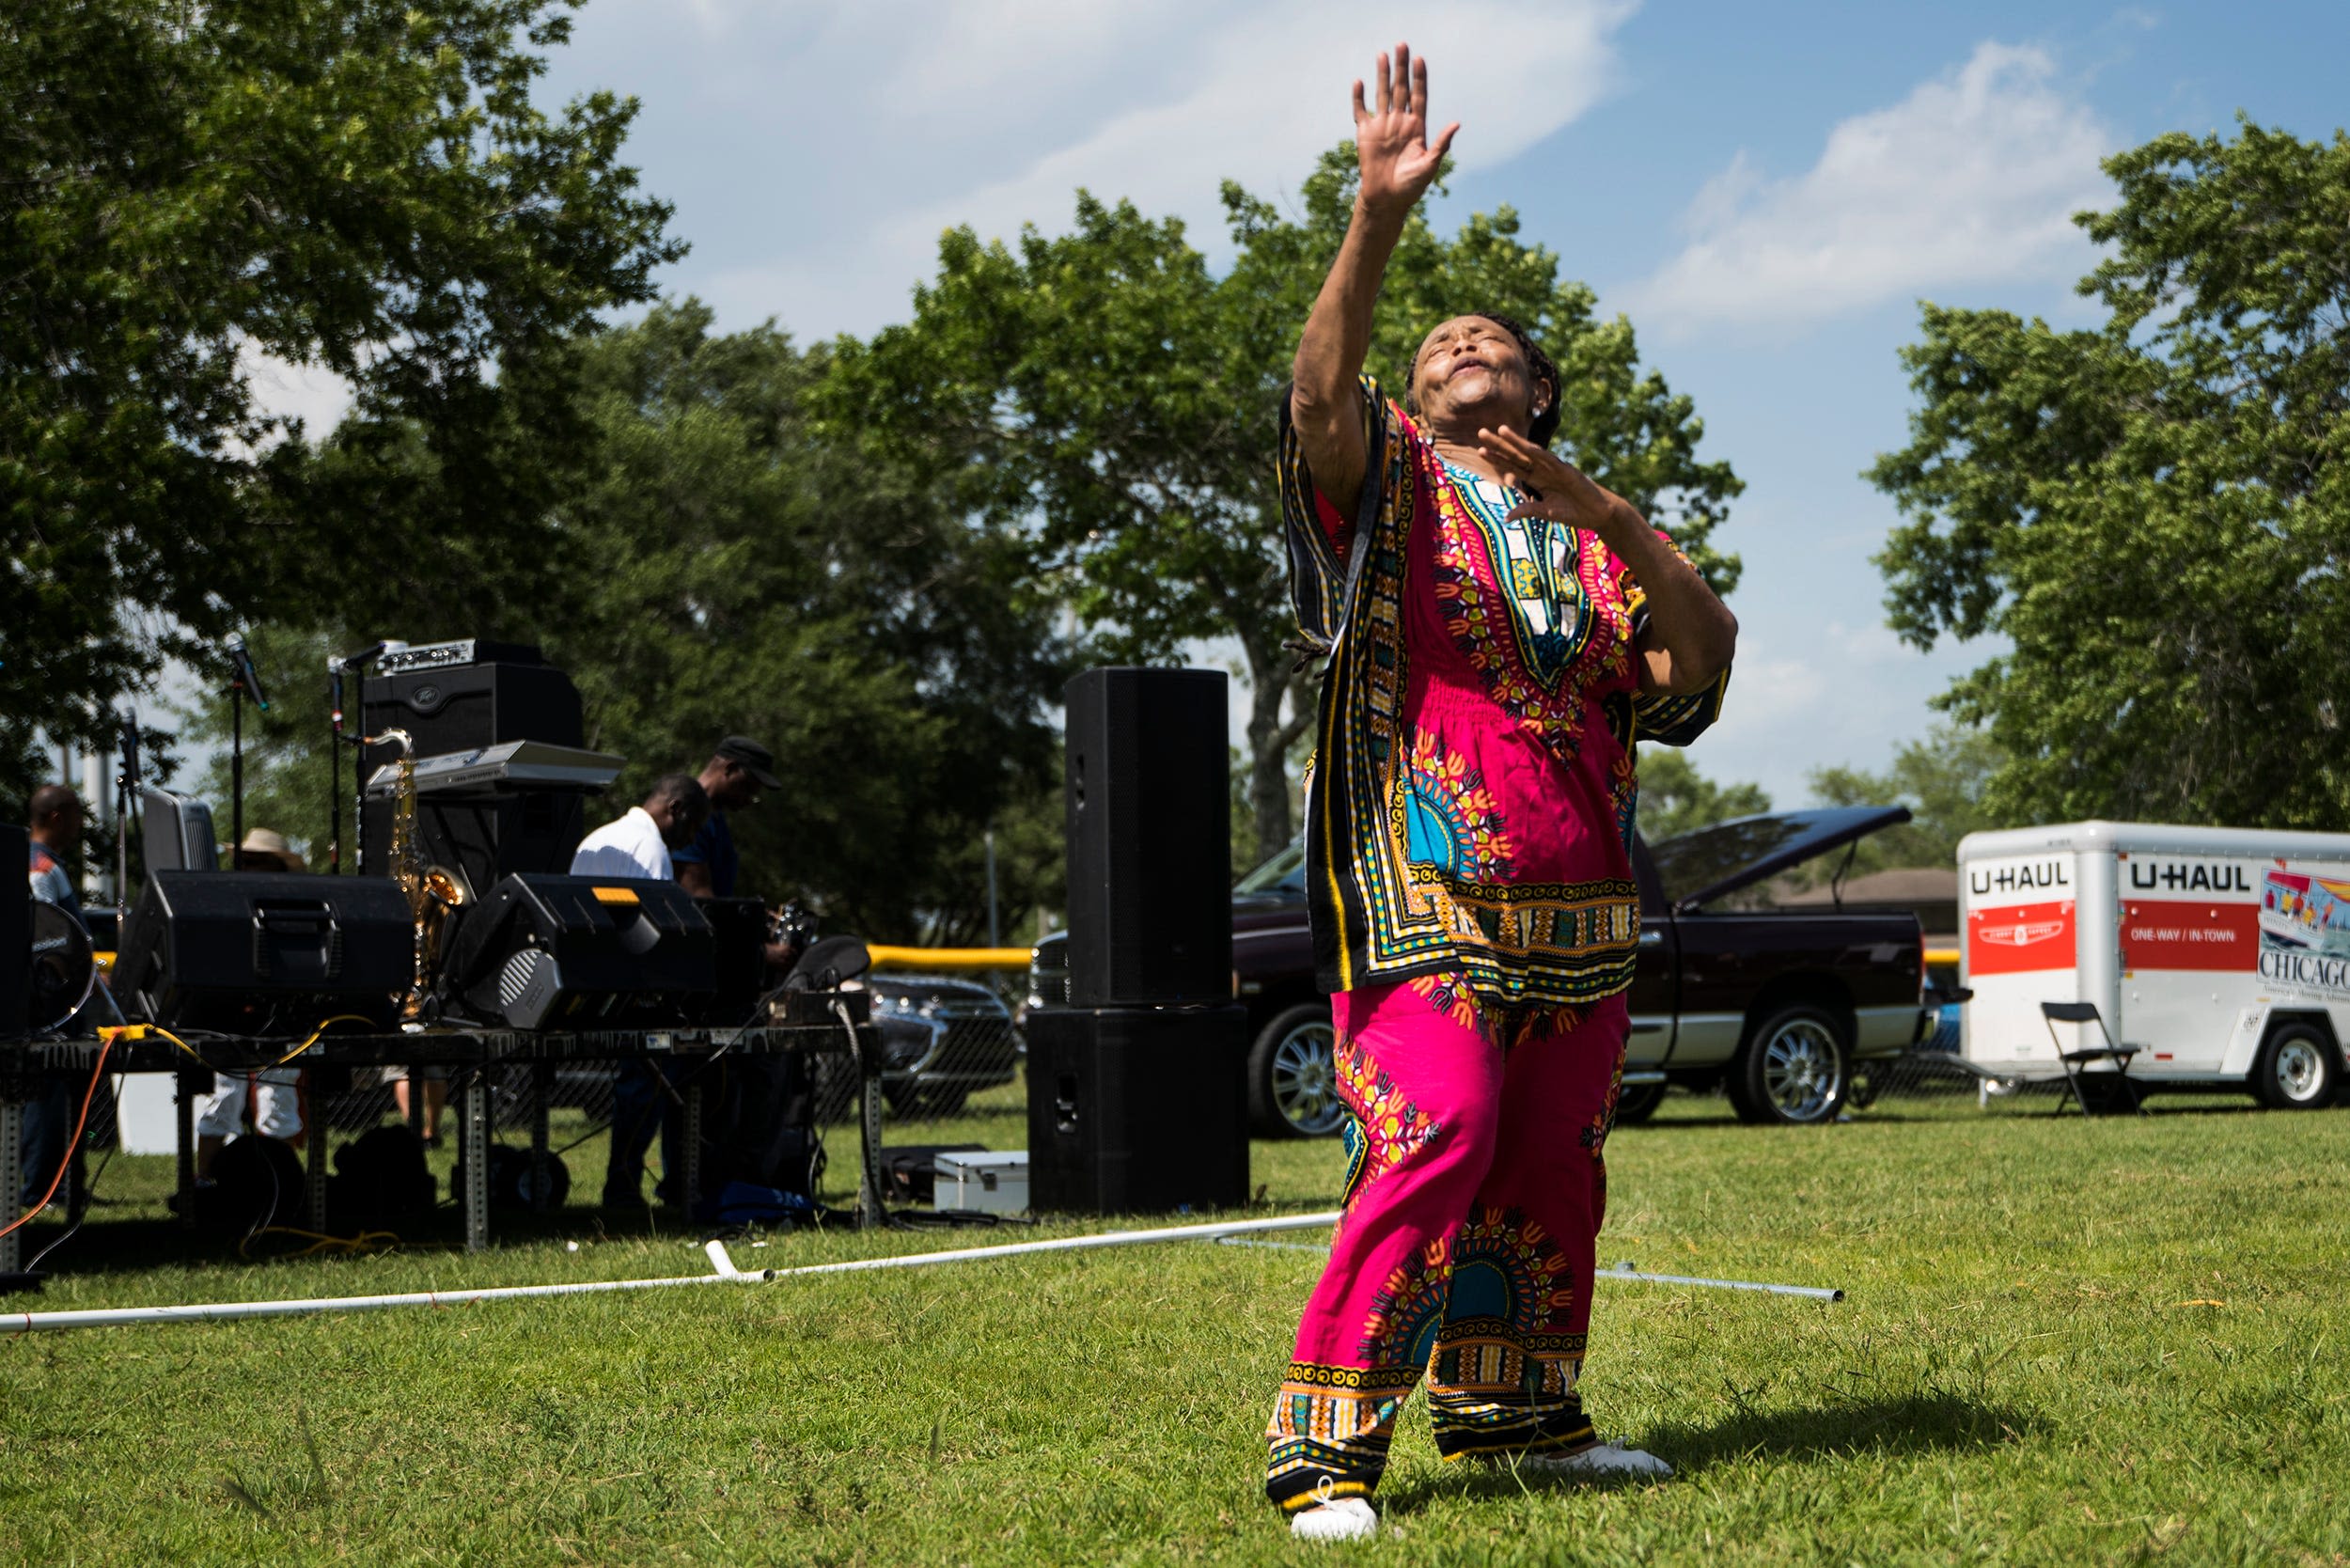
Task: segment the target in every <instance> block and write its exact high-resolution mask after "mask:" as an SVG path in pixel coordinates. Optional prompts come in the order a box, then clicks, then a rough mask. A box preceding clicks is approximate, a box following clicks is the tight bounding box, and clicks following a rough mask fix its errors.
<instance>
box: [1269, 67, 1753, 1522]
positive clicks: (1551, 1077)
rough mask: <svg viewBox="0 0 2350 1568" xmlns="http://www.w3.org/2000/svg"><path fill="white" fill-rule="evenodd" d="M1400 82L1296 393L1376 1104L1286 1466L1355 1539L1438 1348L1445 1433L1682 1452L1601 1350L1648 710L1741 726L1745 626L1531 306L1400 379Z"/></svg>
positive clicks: (1338, 955)
mask: <svg viewBox="0 0 2350 1568" xmlns="http://www.w3.org/2000/svg"><path fill="white" fill-rule="evenodd" d="M1376 81H1377V95H1376V107H1370V106H1367V105H1366V104H1365V102H1364V97H1363V84H1362V83H1360V82H1357V83H1355V148H1356V154H1357V157H1358V159H1359V162H1360V165H1361V180H1360V183H1359V185H1358V187H1357V190H1356V193H1355V211H1354V214H1353V217H1352V220H1351V221H1350V223H1349V226H1348V228H1347V233H1346V238H1345V241H1344V243H1342V244H1341V245H1340V249H1339V255H1338V259H1337V261H1336V263H1335V264H1333V266H1332V267H1331V269H1330V275H1329V278H1328V279H1327V281H1325V282H1324V285H1323V288H1322V293H1321V295H1320V297H1319V298H1318V299H1317V300H1316V301H1315V302H1314V307H1313V312H1312V314H1311V316H1310V317H1309V318H1308V320H1307V322H1306V330H1305V335H1304V337H1303V338H1302V339H1301V340H1300V342H1299V344H1298V348H1297V360H1296V372H1295V374H1296V379H1295V384H1294V386H1293V389H1292V393H1291V398H1290V402H1289V406H1288V407H1287V408H1286V409H1284V410H1283V412H1282V419H1281V491H1282V507H1283V511H1284V513H1285V521H1286V523H1287V527H1288V533H1289V550H1290V567H1291V586H1292V591H1293V598H1294V600H1295V604H1296V609H1297V615H1298V620H1299V622H1300V624H1301V625H1302V626H1303V627H1304V628H1305V630H1306V632H1307V633H1308V636H1309V637H1310V638H1312V639H1313V640H1315V641H1316V642H1317V643H1320V644H1326V645H1327V648H1328V652H1329V670H1328V674H1327V676H1326V678H1325V681H1324V686H1323V692H1322V708H1321V715H1320V729H1319V734H1318V745H1317V749H1316V753H1315V759H1314V763H1313V766H1312V769H1311V771H1310V775H1309V778H1308V788H1307V803H1306V845H1307V865H1308V887H1309V889H1310V895H1311V900H1312V921H1313V933H1314V948H1315V957H1316V963H1317V965H1318V967H1319V969H1320V971H1321V980H1322V984H1323V987H1324V990H1327V991H1329V992H1331V993H1332V994H1333V995H1332V997H1331V1012H1332V1019H1333V1023H1334V1024H1335V1026H1336V1028H1337V1033H1338V1038H1339V1044H1338V1073H1339V1086H1340V1092H1341V1093H1342V1094H1343V1095H1344V1097H1345V1099H1346V1101H1347V1105H1348V1107H1349V1109H1350V1110H1352V1111H1353V1113H1354V1115H1353V1118H1352V1121H1351V1122H1350V1124H1349V1126H1348V1129H1347V1134H1348V1137H1347V1143H1348V1153H1349V1167H1348V1172H1347V1181H1346V1192H1345V1198H1344V1205H1345V1217H1344V1219H1343V1220H1342V1221H1341V1223H1340V1226H1339V1229H1338V1234H1337V1237H1336V1239H1335V1242H1334V1244H1333V1247H1332V1249H1331V1256H1330V1262H1329V1266H1328V1267H1327V1268H1326V1269H1325V1270H1324V1273H1323V1276H1322V1280H1321V1282H1320V1284H1318V1285H1317V1286H1316V1287H1315V1289H1314V1293H1313V1295H1312V1297H1311V1299H1310V1300H1309V1301H1308V1303H1307V1306H1306V1312H1305V1318H1304V1321H1303V1323H1302V1324H1301V1325H1299V1327H1298V1331H1297V1348H1296V1353H1295V1358H1294V1359H1293V1361H1292V1362H1291V1364H1290V1369H1289V1373H1288V1375H1287V1376H1286V1377H1285V1378H1284V1379H1283V1381H1282V1384H1281V1392H1280V1397H1279V1399H1278V1400H1277V1402H1276V1403H1275V1406H1274V1412H1273V1421H1272V1426H1271V1429H1270V1431H1269V1432H1268V1434H1267V1437H1268V1440H1269V1442H1270V1444H1271V1449H1272V1454H1271V1463H1270V1466H1269V1468H1268V1472H1267V1476H1266V1481H1265V1490H1266V1492H1267V1493H1268V1495H1270V1496H1271V1497H1272V1498H1273V1500H1274V1501H1275V1502H1277V1503H1278V1504H1279V1505H1280V1506H1281V1507H1282V1508H1283V1509H1284V1510H1285V1511H1287V1512H1288V1513H1290V1514H1291V1516H1292V1517H1291V1528H1292V1529H1293V1531H1294V1533H1296V1534H1297V1535H1300V1536H1304V1537H1308V1538H1311V1539H1324V1540H1330V1539H1344V1538H1348V1537H1354V1536H1361V1535H1368V1534H1370V1533H1371V1531H1372V1530H1373V1529H1376V1526H1377V1515H1376V1513H1374V1512H1373V1511H1372V1509H1371V1504H1370V1502H1369V1500H1368V1499H1369V1497H1370V1495H1371V1490H1372V1488H1373V1487H1374V1486H1376V1485H1377V1483H1378V1481H1379V1476H1380V1472H1381V1470H1382V1469H1383V1468H1384V1466H1385V1465H1386V1462H1387V1446H1388V1441H1389V1438H1390V1436H1391V1435H1392V1433H1393V1430H1394V1426H1395V1419H1396V1415H1397V1412H1398V1411H1399V1410H1400V1409H1401V1408H1402V1405H1403V1403H1404V1401H1405V1400H1406V1399H1407V1398H1408V1397H1409V1396H1410V1394H1411V1391H1412V1388H1413V1387H1414V1386H1415V1385H1416V1384H1417V1383H1418V1381H1419V1380H1420V1377H1421V1374H1422V1372H1425V1373H1426V1375H1427V1380H1428V1404H1429V1414H1430V1417H1431V1419H1432V1421H1433V1423H1434V1429H1435V1438H1436V1446H1437V1448H1438V1450H1440V1451H1442V1452H1443V1454H1444V1455H1445V1456H1446V1457H1447V1458H1448V1459H1464V1458H1473V1457H1488V1458H1496V1459H1500V1460H1503V1461H1506V1462H1510V1463H1513V1464H1515V1465H1517V1466H1520V1467H1521V1468H1522V1469H1539V1470H1543V1471H1547V1472H1556V1473H1563V1474H1599V1473H1616V1474H1631V1475H1641V1476H1655V1477H1663V1476H1669V1475H1670V1474H1671V1473H1672V1471H1671V1467H1670V1466H1668V1465H1666V1464H1665V1463H1664V1461H1662V1460H1660V1459H1657V1458H1655V1457H1654V1456H1653V1455H1651V1454H1647V1453H1642V1452H1640V1451H1639V1450H1636V1449H1629V1448H1623V1447H1621V1446H1618V1445H1616V1444H1612V1443H1604V1442H1602V1441H1600V1439H1599V1438H1598V1436H1597V1435H1596V1434H1595V1433H1594V1431H1593V1430H1592V1427H1591V1423H1590V1420H1589V1419H1587V1418H1586V1417H1585V1415H1584V1413H1583V1405H1582V1401H1581V1398H1580V1394H1579V1391H1578V1388H1577V1381H1578V1377H1579V1374H1580V1372H1581V1369H1582V1365H1583V1349H1584V1334H1585V1330H1586V1328H1587V1327H1588V1325H1589V1323H1590V1309H1591V1286H1592V1278H1591V1274H1592V1269H1593V1266H1594V1262H1595V1248H1596V1245H1597V1240H1598V1234H1599V1226H1600V1219H1601V1214H1602V1210H1603V1207H1604V1204H1605V1200H1606V1170H1605V1168H1604V1167H1603V1165H1602V1163H1601V1158H1600V1153H1601V1147H1602V1145H1603V1144H1604V1143H1605V1141H1606V1137H1607V1131H1608V1127H1609V1125H1610V1123H1611V1121H1612V1120H1613V1117H1614V1112H1615V1104H1616V1093H1617V1090H1618V1088H1619V1086H1620V1083H1621V1078H1622V1070H1623V1053H1624V1041H1625V1034H1626V1027H1627V1019H1626V1013H1625V1008H1624V996H1623V993H1624V989H1625V987H1626V986H1627V985H1629V984H1630V982H1631V980H1632V967H1633V957H1634V953H1635V951H1636V949H1637V940H1638V937H1639V924H1640V922H1639V911H1638V901H1637V892H1636V889H1635V886H1634V883H1633V879H1632V865H1631V838H1632V823H1633V812H1634V806H1635V802H1636V799H1637V781H1636V780H1635V777H1634V773H1633V767H1634V743H1635V741H1636V740H1649V741H1661V742H1664V743H1666V744H1669V745H1683V744H1686V743H1687V742H1688V741H1690V740H1692V739H1694V738H1695V737H1696V736H1697V734H1698V733H1699V732H1700V731H1701V730H1702V729H1705V728H1706V726H1707V725H1709V724H1711V723H1712V722H1713V720H1714V718H1715V716H1716V713H1718V712H1719V711H1720V706H1721V698H1722V691H1723V688H1724V686H1725V684H1726V683H1727V682H1728V679H1729V669H1730V663H1731V652H1732V651H1733V649H1734V647H1735V644H1736V640H1737V622H1736V620H1735V619H1732V617H1731V613H1730V612H1729V610H1727V609H1726V608H1724V607H1723V605H1722V603H1721V601H1720V600H1719V599H1716V597H1715V596H1714V593H1713V591H1712V590H1711V589H1710V588H1707V587H1706V586H1705V583H1704V582H1703V580H1702V579H1700V577H1699V576H1698V574H1697V572H1695V571H1693V570H1692V569H1691V568H1690V566H1689V564H1688V562H1687V561H1686V560H1685V559H1684V558H1683V557H1682V556H1681V555H1680V553H1679V552H1678V551H1676V550H1675V549H1674V548H1673V546H1672V544H1671V542H1670V541H1668V540H1667V539H1666V538H1665V537H1664V536H1663V535H1662V534H1660V533H1658V532H1656V531H1655V530H1654V529H1653V528H1651V527H1650V526H1649V525H1648V524H1647V522H1646V521H1645V520H1644V519H1642V517H1641V516H1640V514H1639V513H1638V512H1637V510H1634V509H1633V508H1632V507H1631V505H1629V504H1628V503H1627V502H1625V501H1624V500H1623V499H1622V497H1621V496H1617V495H1614V494H1609V493H1608V492H1607V491H1606V490H1603V489H1601V488H1600V487H1599V486H1598V485H1596V484H1594V483H1592V482H1591V481H1590V479H1589V478H1585V477H1584V476H1583V475H1582V474H1581V473H1579V472H1577V471H1576V470H1575V468H1574V467H1573V466H1572V465H1571V464H1569V463H1566V462H1564V461H1562V460H1561V459H1559V457H1557V456H1555V455H1554V454H1553V453H1552V452H1551V451H1550V449H1549V445H1548V444H1549V440H1550V437H1551V434H1552V432H1553V431H1555V430H1556V429H1557V428H1558V424H1559V390H1560V387H1559V372H1558V370H1557V368H1555V367H1554V366H1553V365H1552V364H1551V362H1550V360H1549V359H1548V357H1546V356H1545V355H1544V354H1543V352H1542V351H1541V350H1540V349H1539V348H1537V347H1536V346H1535V344H1534V342H1533V340H1532V338H1531V337H1528V335H1527V333H1526V331H1525V330H1524V329H1523V328H1521V327H1520V326H1518V324H1517V323H1515V322H1514V321H1510V320H1508V319H1507V318H1504V317H1501V316H1496V315H1489V314H1472V315H1465V316H1456V317H1454V318H1453V319H1452V320H1450V321H1446V322H1444V323H1443V324H1442V325H1440V326H1438V327H1437V328H1436V329H1435V330H1434V332H1431V333H1430V334H1429V335H1428V337H1427V339H1426V341H1425V342H1423V343H1422V344H1421V346H1420V349H1419V353H1418V357H1417V358H1416V359H1415V361H1414V362H1413V365H1412V368H1411V376H1410V384H1409V385H1408V387H1407V388H1406V397H1405V399H1404V401H1403V404H1402V406H1401V407H1399V406H1398V405H1397V404H1396V403H1394V402H1393V401H1390V400H1388V399H1387V396H1386V395H1385V394H1384V393H1383V392H1382V391H1381V389H1380V388H1379V386H1378V385H1377V384H1376V383H1375V382H1373V381H1372V380H1371V378H1369V377H1367V376H1364V375H1363V374H1362V368H1363V356H1364V353H1365V351H1366V350H1367V348H1368V346H1369V344H1370V340H1371V307H1372V304H1373V302H1374V300H1375V299H1376V298H1377V295H1378V292H1379V284H1380V278H1381V275H1382V274H1383V273H1384V272H1385V270H1386V267H1387V259H1388V257H1389V256H1390V255H1391V254H1392V252H1393V250H1394V248H1395V244H1396V242H1397V240H1398V238H1399V237H1400V236H1401V235H1402V231H1403V227H1404V222H1405V220H1406V219H1407V218H1408V216H1409V215H1410V213H1411V212H1412V209H1413V207H1414V206H1415V205H1416V204H1417V203H1418V200H1419V198H1420V196H1421V195H1422V193H1424V192H1425V191H1426V190H1427V188H1428V185H1429V183H1430V181H1431V180H1434V178H1435V174H1436V170H1437V166H1438V165H1439V163H1440V162H1441V161H1442V159H1443V157H1444V153H1445V149H1447V148H1449V146H1450V145H1451V142H1452V137H1453V134H1454V133H1455V132H1457V131H1458V130H1459V129H1460V127H1459V125H1458V124H1454V125H1452V126H1449V127H1448V128H1447V129H1446V130H1445V131H1444V132H1443V133H1441V134H1440V135H1438V136H1437V137H1436V139H1435V141H1434V144H1433V145H1432V144H1431V143H1430V141H1429V139H1428V121H1427V114H1426V106H1427V102H1428V68H1427V65H1426V62H1424V61H1416V60H1414V59H1412V57H1411V55H1410V51H1409V50H1408V49H1407V48H1406V47H1405V46H1404V45H1402V44H1398V45H1397V46H1396V49H1395V54H1394V55H1393V57H1392V59H1390V57H1389V56H1387V55H1381V56H1380V57H1379V64H1378V68H1377V76H1376Z"/></svg>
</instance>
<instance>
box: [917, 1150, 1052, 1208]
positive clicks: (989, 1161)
mask: <svg viewBox="0 0 2350 1568" xmlns="http://www.w3.org/2000/svg"><path fill="white" fill-rule="evenodd" d="M936 1164H937V1167H938V1179H937V1181H936V1182H934V1183H933V1184H932V1187H931V1193H932V1202H933V1203H934V1205H935V1206H936V1207H937V1208H938V1209H939V1210H940V1211H941V1212H944V1211H947V1210H949V1209H960V1210H964V1211H965V1212H967V1213H976V1214H990V1215H1016V1214H1025V1213H1026V1212H1027V1207H1028V1152H1027V1151H1026V1149H1013V1150H1009V1151H996V1150H988V1151H985V1152H977V1151H974V1152H965V1153H961V1154H940V1155H938V1156H936Z"/></svg>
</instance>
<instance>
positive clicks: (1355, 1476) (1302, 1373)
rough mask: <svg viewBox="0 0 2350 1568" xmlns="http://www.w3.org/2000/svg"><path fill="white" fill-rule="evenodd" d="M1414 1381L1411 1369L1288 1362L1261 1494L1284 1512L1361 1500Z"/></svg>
mask: <svg viewBox="0 0 2350 1568" xmlns="http://www.w3.org/2000/svg"><path fill="white" fill-rule="evenodd" d="M1418 1380H1419V1368H1418V1365H1413V1366H1370V1367H1339V1366H1325V1365H1322V1364H1320V1363H1317V1362H1312V1361H1293V1362H1292V1363H1290V1369H1289V1372H1288V1374H1287V1375H1286V1376H1284V1377H1283V1378H1282V1379H1281V1391H1280V1393H1279V1395H1278V1396H1277V1398H1276V1399H1275V1400H1274V1403H1273V1420H1272V1423H1271V1424H1270V1425H1269V1426H1268V1427H1267V1429H1266V1432H1265V1440H1266V1444H1267V1447H1268V1448H1269V1450H1271V1452H1270V1457H1269V1460H1268V1463H1267V1466H1266V1471H1265V1493H1266V1495H1267V1496H1268V1497H1271V1498H1272V1499H1273V1500H1274V1501H1275V1502H1277V1503H1278V1504H1279V1505H1280V1506H1281V1507H1282V1508H1283V1509H1285V1510H1287V1511H1288V1512H1290V1513H1296V1512H1297V1511H1299V1510H1301V1509H1305V1508H1309V1507H1311V1506H1313V1505H1314V1504H1316V1503H1318V1502H1321V1501H1322V1500H1324V1498H1333V1499H1335V1498H1338V1497H1364V1496H1367V1495H1368V1494H1369V1493H1370V1491H1371V1487H1372V1486H1374V1485H1376V1484H1377V1483H1378V1481H1379V1475H1380V1472H1381V1471H1383V1470H1384V1469H1386V1468H1387V1448H1388V1445H1389V1444H1390V1443H1391V1442H1392V1441H1393V1440H1394V1435H1395V1418H1396V1415H1397V1413H1398V1412H1399V1411H1401V1410H1402V1408H1403V1402H1404V1401H1405V1400H1407V1399H1409V1398H1410V1397H1411V1393H1412V1385H1413V1384H1414V1383H1416V1382H1418Z"/></svg>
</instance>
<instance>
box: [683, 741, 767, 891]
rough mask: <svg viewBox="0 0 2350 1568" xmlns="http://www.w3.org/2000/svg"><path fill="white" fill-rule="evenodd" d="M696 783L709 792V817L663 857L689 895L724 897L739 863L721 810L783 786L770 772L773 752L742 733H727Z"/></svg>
mask: <svg viewBox="0 0 2350 1568" xmlns="http://www.w3.org/2000/svg"><path fill="white" fill-rule="evenodd" d="M701 785H702V789H703V790H704V791H705V792H708V794H709V796H710V821H708V822H707V823H703V824H702V830H701V831H700V832H699V833H697V834H696V835H694V841H693V842H692V843H690V844H688V845H686V846H685V847H684V848H683V849H682V850H678V851H676V852H674V853H673V854H672V855H670V856H669V858H670V859H671V860H672V861H674V862H675V863H676V865H677V885H678V886H680V887H682V888H684V889H685V890H686V891H687V892H688V893H691V894H692V895H693V896H694V897H696V898H697V899H730V898H732V897H734V878H735V873H736V872H737V871H738V870H740V869H741V864H742V862H741V859H740V857H739V856H737V855H736V854H735V853H734V834H733V833H732V831H731V830H729V828H728V826H727V813H728V812H729V811H747V810H749V809H750V808H752V807H754V806H757V805H758V804H759V792H760V791H761V790H780V789H782V788H783V780H782V779H780V778H778V777H776V754H775V753H774V752H772V751H769V750H768V749H767V748H766V747H765V746H763V745H760V744H759V743H758V742H757V741H754V740H752V739H751V738H750V737H749V736H747V735H729V736H728V737H727V738H726V739H725V740H723V741H720V742H719V743H718V749H717V750H716V751H715V752H713V753H712V754H711V758H710V761H709V763H708V765H707V766H705V767H704V768H703V769H702V774H701Z"/></svg>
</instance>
